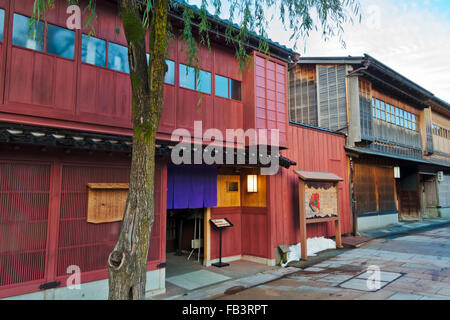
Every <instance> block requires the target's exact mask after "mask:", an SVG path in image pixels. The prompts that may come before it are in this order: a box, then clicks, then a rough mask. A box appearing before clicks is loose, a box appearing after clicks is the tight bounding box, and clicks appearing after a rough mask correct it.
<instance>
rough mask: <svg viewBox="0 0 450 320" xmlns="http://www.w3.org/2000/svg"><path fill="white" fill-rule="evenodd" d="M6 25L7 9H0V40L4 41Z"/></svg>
mask: <svg viewBox="0 0 450 320" xmlns="http://www.w3.org/2000/svg"><path fill="white" fill-rule="evenodd" d="M4 27H5V10H3V9H0V42H2V41H3V29H4Z"/></svg>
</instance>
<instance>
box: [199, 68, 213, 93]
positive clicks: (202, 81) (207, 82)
mask: <svg viewBox="0 0 450 320" xmlns="http://www.w3.org/2000/svg"><path fill="white" fill-rule="evenodd" d="M197 90H198V91H200V92H203V93H207V94H211V73H210V72H207V71H203V70H200V72H199V74H198V78H197Z"/></svg>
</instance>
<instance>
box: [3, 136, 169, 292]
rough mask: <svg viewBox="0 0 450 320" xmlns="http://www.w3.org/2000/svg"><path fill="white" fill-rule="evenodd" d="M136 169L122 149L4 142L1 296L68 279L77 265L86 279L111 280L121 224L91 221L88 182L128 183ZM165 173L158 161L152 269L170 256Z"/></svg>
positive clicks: (150, 251) (36, 289) (149, 264)
mask: <svg viewBox="0 0 450 320" xmlns="http://www.w3.org/2000/svg"><path fill="white" fill-rule="evenodd" d="M129 170H130V169H129V158H127V157H126V156H125V157H124V156H122V155H115V156H114V158H113V157H111V156H108V155H106V154H103V153H100V152H95V153H94V155H92V156H89V155H88V153H87V151H73V152H72V153H71V155H66V154H64V153H63V152H59V151H57V150H53V149H52V150H49V151H48V152H42V151H39V149H37V148H31V147H30V148H26V149H23V150H14V149H13V147H12V146H11V145H5V144H0V177H1V179H0V206H1V207H0V208H1V209H0V240H1V241H0V298H1V297H6V296H11V295H17V294H23V293H28V292H34V291H39V285H41V284H43V283H46V282H51V281H61V286H65V283H66V279H67V277H68V276H70V275H69V274H67V273H66V272H67V267H68V266H70V265H77V266H79V267H80V268H81V272H82V275H81V280H82V282H83V283H84V282H88V281H94V280H100V279H106V278H107V269H106V265H107V257H108V255H109V253H110V252H111V251H112V249H113V247H114V244H115V242H116V241H117V238H118V233H119V228H120V223H119V222H116V223H105V224H90V223H87V222H86V218H87V200H88V192H87V183H92V182H94V183H95V182H98V183H124V182H125V183H126V182H128V181H129ZM166 175H167V173H166V165H165V163H164V162H161V161H159V160H158V161H157V166H156V170H155V220H154V225H153V228H152V234H151V246H150V249H149V256H148V260H149V263H148V270H154V269H156V268H157V266H158V264H160V263H161V262H163V261H165V234H166V230H165V228H166V227H165V219H166V193H165V192H164V190H165V189H166Z"/></svg>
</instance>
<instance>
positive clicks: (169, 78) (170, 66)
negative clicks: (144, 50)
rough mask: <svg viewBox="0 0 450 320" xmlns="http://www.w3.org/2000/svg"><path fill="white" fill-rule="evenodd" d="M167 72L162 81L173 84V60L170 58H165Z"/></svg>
mask: <svg viewBox="0 0 450 320" xmlns="http://www.w3.org/2000/svg"><path fill="white" fill-rule="evenodd" d="M166 63H167V67H168V69H167V72H166V75H165V77H164V82H165V83H168V84H175V62H173V61H171V60H166Z"/></svg>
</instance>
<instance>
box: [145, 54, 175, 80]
mask: <svg viewBox="0 0 450 320" xmlns="http://www.w3.org/2000/svg"><path fill="white" fill-rule="evenodd" d="M146 55H147V64H148V63H149V62H150V55H149V54H148V53H147V54H146ZM166 64H167V72H166V75H165V76H164V83H167V84H175V62H173V61H172V60H166Z"/></svg>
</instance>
